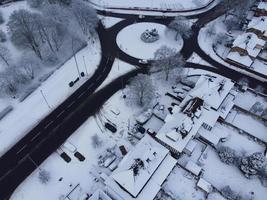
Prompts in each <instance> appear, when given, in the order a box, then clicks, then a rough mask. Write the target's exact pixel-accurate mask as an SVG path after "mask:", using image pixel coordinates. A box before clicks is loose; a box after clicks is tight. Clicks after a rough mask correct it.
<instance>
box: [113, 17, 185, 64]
mask: <svg viewBox="0 0 267 200" xmlns="http://www.w3.org/2000/svg"><path fill="white" fill-rule="evenodd" d="M149 32H152V33H153V32H156V33H157V34H156V35H157V37H155V38H153V37H152V39H153V41H150V42H145V41H143V40H142V39H141V37H142V35H144V33H147V34H149ZM116 42H117V45H118V47H119V48H120V49H121V50H122V51H123V52H124V53H126V54H128V55H130V56H132V57H135V58H138V59H147V60H151V59H153V58H154V53H155V51H156V50H157V49H159V48H160V47H161V46H168V47H169V48H173V49H175V51H176V52H179V51H180V50H181V49H182V47H183V40H182V38H181V36H178V38H177V40H176V38H175V33H174V32H172V31H169V30H168V28H167V27H166V26H165V25H162V24H158V23H149V22H141V23H135V24H132V25H129V26H127V27H125V28H123V29H122V30H121V31H120V32H119V33H118V35H117V38H116Z"/></svg>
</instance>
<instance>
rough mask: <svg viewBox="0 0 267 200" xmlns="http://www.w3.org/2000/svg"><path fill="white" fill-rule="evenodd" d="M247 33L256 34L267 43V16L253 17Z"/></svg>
mask: <svg viewBox="0 0 267 200" xmlns="http://www.w3.org/2000/svg"><path fill="white" fill-rule="evenodd" d="M247 32H252V33H255V34H256V35H257V36H258V38H260V39H263V40H264V41H265V42H266V41H267V16H264V17H253V18H252V19H251V21H250V22H249V24H248V27H247Z"/></svg>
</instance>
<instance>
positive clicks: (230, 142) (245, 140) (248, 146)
mask: <svg viewBox="0 0 267 200" xmlns="http://www.w3.org/2000/svg"><path fill="white" fill-rule="evenodd" d="M216 132H219V134H226V135H227V139H226V141H225V142H224V143H221V144H222V145H223V146H227V147H230V148H231V149H234V150H236V152H237V153H238V154H243V153H244V154H245V155H250V154H252V153H255V152H262V153H263V152H264V150H265V146H264V145H261V144H258V143H257V142H255V141H254V140H252V139H251V138H249V137H247V136H246V135H244V134H243V135H242V134H240V133H239V132H238V130H236V129H234V128H232V127H229V126H227V125H225V124H219V123H217V124H216V125H215V127H214V128H213V129H212V132H211V134H214V133H216Z"/></svg>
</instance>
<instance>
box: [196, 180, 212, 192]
mask: <svg viewBox="0 0 267 200" xmlns="http://www.w3.org/2000/svg"><path fill="white" fill-rule="evenodd" d="M197 186H198V187H199V188H200V189H202V190H204V191H205V192H207V193H210V192H212V189H213V188H212V185H211V184H210V183H209V182H208V181H206V180H204V179H203V178H200V179H199V180H198V182H197Z"/></svg>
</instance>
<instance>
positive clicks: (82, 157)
mask: <svg viewBox="0 0 267 200" xmlns="http://www.w3.org/2000/svg"><path fill="white" fill-rule="evenodd" d="M74 156H75V157H76V158H78V160H79V161H81V162H82V161H84V160H85V157H84V156H83V155H82V154H81V153H80V152H79V151H76V152H75V153H74Z"/></svg>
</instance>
